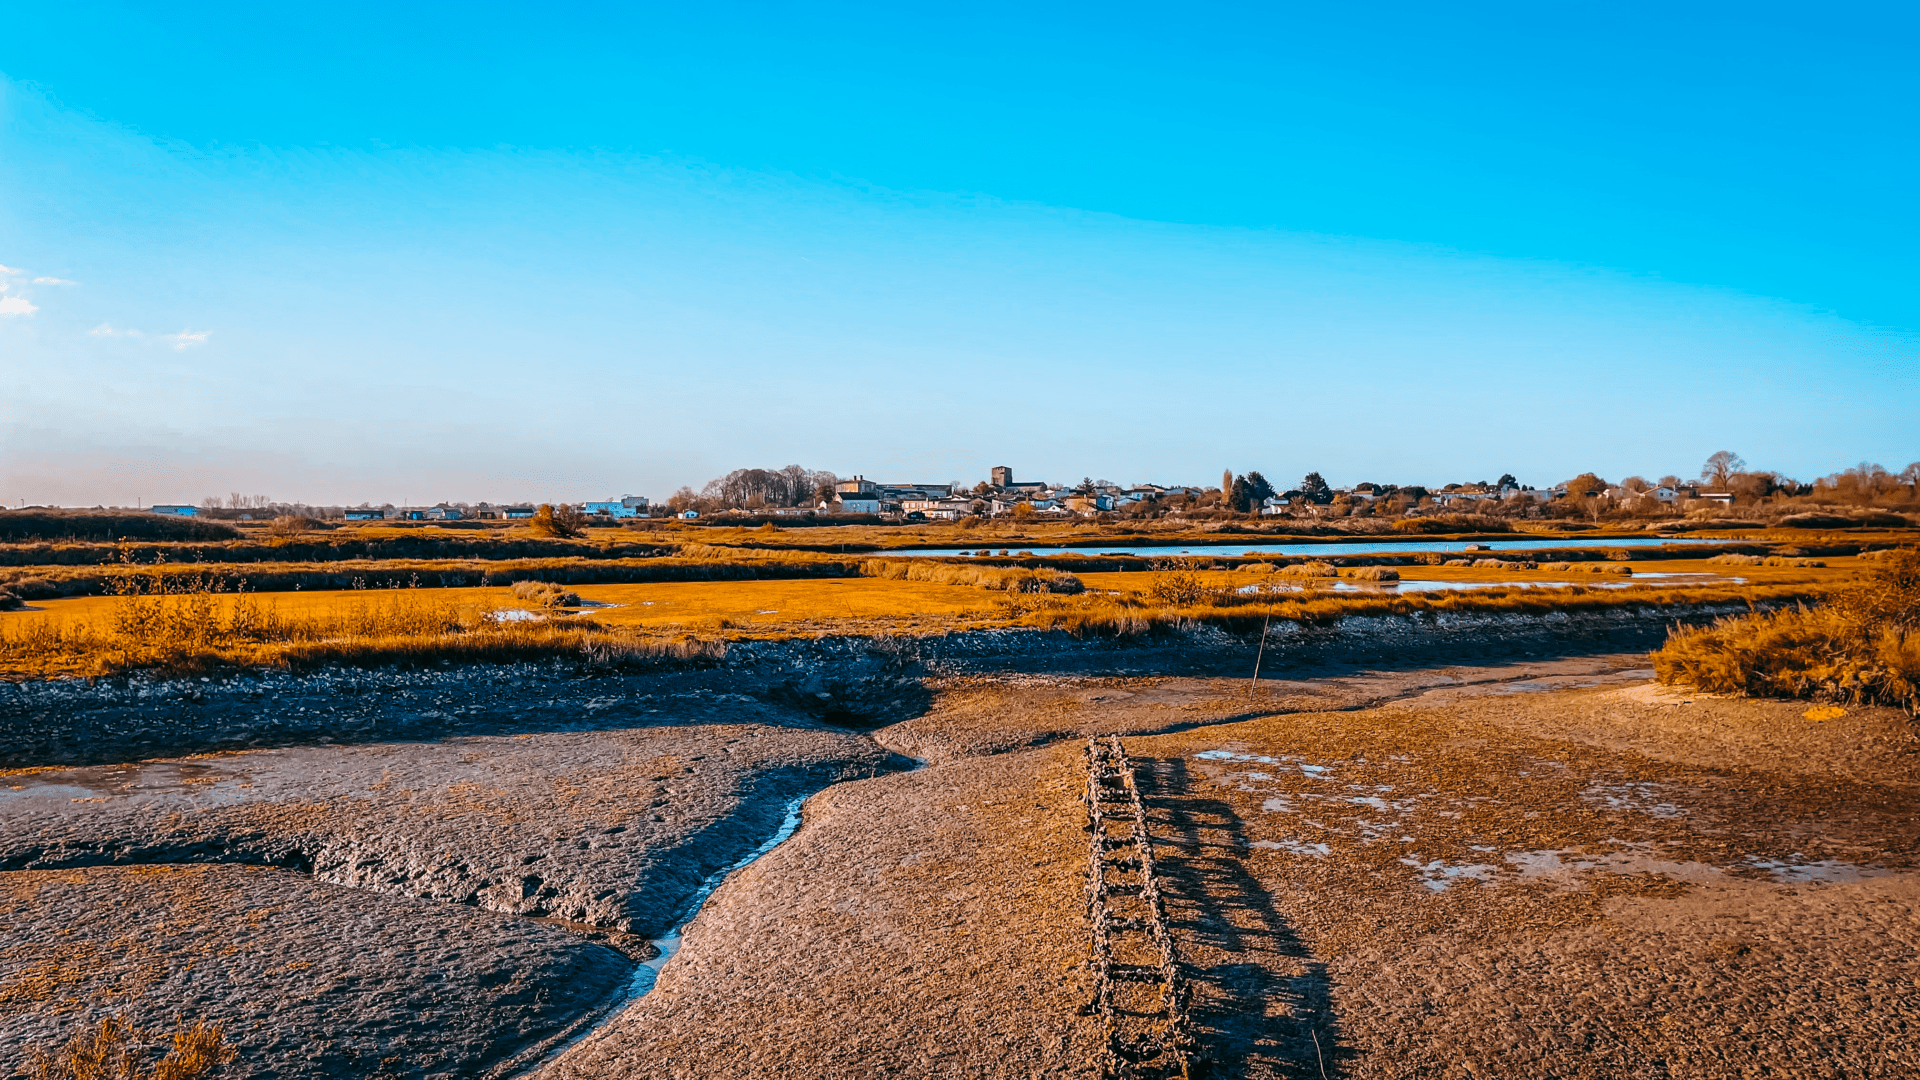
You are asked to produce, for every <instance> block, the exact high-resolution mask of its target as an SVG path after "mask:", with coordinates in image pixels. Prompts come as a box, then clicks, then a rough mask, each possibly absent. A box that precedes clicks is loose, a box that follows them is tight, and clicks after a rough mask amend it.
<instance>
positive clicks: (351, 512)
mask: <svg viewBox="0 0 1920 1080" xmlns="http://www.w3.org/2000/svg"><path fill="white" fill-rule="evenodd" d="M346 519H347V520H348V521H385V520H386V519H387V512H386V511H385V510H375V509H374V508H372V507H370V506H363V507H358V508H349V509H348V510H347V511H346Z"/></svg>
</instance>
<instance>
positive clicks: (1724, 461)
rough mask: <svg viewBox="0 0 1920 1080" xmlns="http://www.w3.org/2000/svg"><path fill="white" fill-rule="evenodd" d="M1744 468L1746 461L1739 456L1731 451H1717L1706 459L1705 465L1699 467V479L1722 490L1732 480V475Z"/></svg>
mask: <svg viewBox="0 0 1920 1080" xmlns="http://www.w3.org/2000/svg"><path fill="white" fill-rule="evenodd" d="M1746 467H1747V462H1746V459H1745V458H1742V457H1741V456H1740V455H1739V454H1736V453H1734V452H1733V451H1731V450H1718V451H1715V452H1714V454H1713V456H1712V457H1709V458H1708V459H1707V463H1706V464H1705V465H1702V466H1700V479H1702V480H1704V481H1706V482H1707V483H1709V484H1711V485H1713V486H1714V487H1716V488H1720V489H1722V490H1724V489H1725V488H1726V486H1727V481H1728V480H1730V479H1732V478H1733V474H1734V473H1737V472H1740V471H1741V470H1743V469H1745V468H1746Z"/></svg>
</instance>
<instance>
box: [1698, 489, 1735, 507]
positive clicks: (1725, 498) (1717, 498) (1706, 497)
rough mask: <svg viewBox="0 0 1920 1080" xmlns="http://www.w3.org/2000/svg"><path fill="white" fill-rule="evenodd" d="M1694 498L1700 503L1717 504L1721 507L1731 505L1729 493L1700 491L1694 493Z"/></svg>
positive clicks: (1731, 499) (1731, 497) (1731, 494)
mask: <svg viewBox="0 0 1920 1080" xmlns="http://www.w3.org/2000/svg"><path fill="white" fill-rule="evenodd" d="M1694 498H1696V499H1698V500H1700V501H1701V502H1710V503H1718V504H1719V505H1721V506H1732V505H1733V492H1731V491H1702V492H1698V493H1696V494H1695V495H1694Z"/></svg>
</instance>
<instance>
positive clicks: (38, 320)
mask: <svg viewBox="0 0 1920 1080" xmlns="http://www.w3.org/2000/svg"><path fill="white" fill-rule="evenodd" d="M392 7H393V6H392V5H384V6H376V5H354V4H330V5H325V6H314V7H311V8H307V9H303V10H289V11H263V10H261V9H260V7H259V6H258V5H229V6H223V5H211V4H209V5H195V6H193V7H192V8H191V10H185V11H183V10H181V9H180V6H179V5H164V6H163V5H140V4H130V5H108V4H80V3H76V4H68V5H42V6H41V8H42V9H41V10H33V11H24V10H23V11H17V12H10V13H9V16H8V19H9V23H8V25H9V30H8V32H7V34H5V35H4V36H0V267H4V268H5V270H4V271H0V282H4V284H5V285H6V289H5V291H0V379H4V383H5V387H6V392H5V394H4V395H0V499H4V500H5V501H6V502H8V503H10V504H15V505H17V504H19V503H21V502H23V501H24V502H27V503H36V502H55V503H62V504H69V505H72V504H85V505H90V504H93V503H108V504H131V503H134V502H136V501H140V502H149V503H150V502H156V501H175V500H179V501H198V500H199V499H200V498H201V497H202V496H204V495H207V494H213V493H225V492H228V491H233V490H239V491H243V492H249V493H253V492H258V493H264V494H268V495H271V496H274V497H277V498H283V499H304V500H308V501H313V502H334V501H349V502H358V501H361V500H363V499H367V500H372V501H375V502H382V501H388V500H392V501H401V500H412V501H416V502H417V501H423V500H429V499H441V498H455V499H507V498H513V499H519V498H544V499H582V498H590V497H591V498H599V497H604V496H607V495H610V494H620V493H624V492H634V493H639V494H649V495H655V496H661V495H665V494H667V493H668V492H669V491H671V490H672V489H673V488H674V487H677V486H679V485H680V484H683V483H691V484H694V485H696V486H697V485H698V484H699V483H700V482H702V481H704V480H706V479H708V478H710V477H712V476H714V475H717V474H719V473H721V472H724V471H726V470H727V469H730V468H734V467H738V466H746V465H759V466H767V467H777V466H780V465H785V464H788V463H792V462H798V463H801V464H805V465H807V466H809V467H813V468H827V469H833V470H835V471H837V472H841V473H843V474H851V473H855V472H860V473H864V474H866V475H868V476H870V477H876V478H879V477H885V478H894V479H917V480H949V479H965V480H968V481H973V480H977V479H984V478H985V474H986V470H987V469H988V467H990V466H992V465H997V464H1007V465H1012V466H1013V467H1014V468H1015V470H1016V472H1017V473H1018V474H1020V475H1023V476H1035V477H1041V478H1051V479H1078V478H1079V477H1081V476H1084V475H1092V476H1095V477H1104V478H1110V479H1113V480H1119V481H1147V480H1157V481H1159V482H1162V483H1166V482H1179V481H1187V482H1193V481H1212V480H1214V479H1215V478H1217V477H1218V476H1219V474H1220V471H1221V470H1222V469H1224V468H1233V469H1235V470H1237V471H1240V470H1246V469H1259V470H1262V471H1263V472H1266V473H1267V474H1268V475H1270V476H1272V477H1275V478H1277V479H1287V478H1293V477H1297V476H1299V475H1300V474H1302V473H1304V472H1305V471H1306V470H1308V469H1317V470H1319V471H1321V472H1324V473H1326V474H1327V475H1328V477H1329V478H1331V479H1333V480H1335V481H1336V482H1354V481H1358V480H1363V479H1373V480H1382V481H1401V482H1426V483H1438V482H1445V481H1448V480H1456V479H1460V480H1471V479H1483V478H1484V479H1491V478H1493V477H1495V476H1498V475H1499V474H1500V473H1501V472H1506V471H1511V472H1513V473H1515V474H1516V475H1518V476H1520V477H1521V478H1522V479H1523V480H1525V481H1528V482H1532V483H1536V484H1542V485H1544V484H1548V483H1552V482H1554V481H1557V480H1561V479H1565V478H1566V477H1568V476H1571V475H1573V474H1575V473H1578V472H1582V471H1587V470H1594V471H1598V472H1600V473H1602V474H1603V475H1606V476H1609V477H1616V478H1617V477H1619V476H1622V475H1626V474H1628V473H1643V474H1646V475H1650V476H1657V475H1659V474H1661V473H1665V472H1669V471H1675V472H1681V473H1685V472H1688V471H1691V470H1693V469H1697V467H1698V464H1699V462H1700V461H1701V459H1703V458H1705V456H1706V455H1707V454H1709V453H1711V452H1712V451H1714V450H1718V449H1722V448H1731V449H1734V450H1736V451H1738V452H1740V453H1742V454H1743V455H1745V456H1746V457H1747V458H1748V459H1749V460H1750V461H1751V462H1753V463H1754V464H1755V465H1756V466H1759V467H1765V468H1775V469H1779V470H1782V471H1785V472H1787V473H1789V474H1792V475H1796V476H1800V477H1803V478H1808V477H1811V476H1814V475H1818V474H1821V473H1825V472H1830V471H1833V470H1836V469H1839V468H1842V467H1844V466H1846V465H1850V464H1853V463H1855V462H1857V461H1860V460H1863V459H1864V460H1874V461H1880V462H1882V463H1884V464H1887V465H1889V466H1891V467H1894V468H1898V467H1899V466H1901V465H1904V464H1906V463H1907V462H1908V461H1911V460H1914V459H1915V458H1920V439H1916V437H1915V434H1914V433H1915V431H1916V430H1920V424H1915V423H1914V422H1913V420H1912V418H1911V413H1912V405H1911V402H1912V401H1914V400H1915V399H1916V392H1917V391H1920V385H1917V384H1920V379H1916V372H1917V371H1920V352H1917V351H1916V337H1917V334H1916V332H1917V331H1920V289H1916V284H1917V283H1916V280H1915V273H1914V268H1913V258H1912V252H1913V251H1914V250H1915V248H1916V241H1917V240H1920V236H1916V233H1917V232H1920V229H1916V212H1915V209H1914V199H1913V198H1912V189H1913V183H1914V175H1915V168H1914V167H1915V165H1916V129H1915V125H1914V123H1913V121H1912V117H1913V116H1914V115H1915V106H1916V105H1917V104H1920V102H1917V101H1916V96H1917V95H1916V81H1917V78H1916V75H1915V65H1913V64H1912V63H1911V61H1910V58H1911V55H1912V52H1913V48H1914V46H1915V44H1916V41H1915V36H1916V35H1915V33H1914V30H1915V25H1914V23H1915V16H1914V14H1913V12H1912V9H1911V8H1907V7H1896V6H1893V5H1885V6H1844V7H1843V6H1830V7H1824V8H1821V9H1819V10H1815V9H1811V8H1807V7H1805V6H1804V5H1802V6H1797V7H1787V6H1770V5H1754V4H1744V5H1738V6H1735V5H1717V6H1703V5H1690V6H1676V5H1670V4H1669V5H1651V4H1648V5H1633V4H1606V5H1601V4H1564V5H1552V6H1546V5H1478V6H1473V7H1471V8H1460V7H1453V8H1449V9H1444V10H1443V9H1441V8H1438V7H1435V6H1433V5H1376V6H1372V7H1367V8H1348V9H1342V10H1336V9H1335V7H1334V6H1330V5H1315V6H1313V7H1311V8H1309V7H1305V6H1301V7H1286V6H1275V5H1257V6H1256V5H1244V6H1231V5H1218V6H1204V5H1180V6H1178V8H1177V9H1175V8H1169V7H1166V6H1153V7H1148V6H1129V5H1114V4H1103V5H1098V6H1094V5H1085V6H1068V5H1054V6H1051V7H1048V8H1046V9H1045V10H1044V11H1040V12H1036V11H1034V10H1032V6H1031V5H1027V6H1005V7H994V6H988V5H970V6H967V7H964V8H960V7H954V8H943V9H937V10H936V9H924V10H918V11H910V10H907V9H906V8H905V6H903V5H872V6H866V7H861V6H852V5H836V6H827V5H808V6H798V5H789V6H764V7H761V6H744V5H719V4H715V5H676V6H674V7H665V6H663V7H658V8H642V7H634V6H624V5H622V6H612V5H609V6H593V5H574V6H571V7H568V8H566V9H564V10H561V11H550V10H540V9H530V8H526V7H524V6H494V7H489V6H485V5H477V4H460V5H446V6H439V7H435V6H428V5H413V6H409V7H408V9H407V10H406V11H405V12H403V13H400V14H396V13H395V12H394V11H392V10H391V8H392ZM12 271H18V273H13V272H12Z"/></svg>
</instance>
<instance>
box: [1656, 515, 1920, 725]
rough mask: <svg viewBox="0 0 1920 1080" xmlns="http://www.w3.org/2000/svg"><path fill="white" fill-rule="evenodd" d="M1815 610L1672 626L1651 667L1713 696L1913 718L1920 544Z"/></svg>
mask: <svg viewBox="0 0 1920 1080" xmlns="http://www.w3.org/2000/svg"><path fill="white" fill-rule="evenodd" d="M1871 565H1872V569H1871V570H1870V571H1869V573H1868V575H1867V577H1866V579H1865V580H1862V581H1859V582H1857V583H1855V584H1853V585H1851V586H1849V587H1847V588H1846V589H1843V590H1841V591H1840V592H1838V593H1836V594H1834V595H1833V596H1832V597H1831V598H1830V599H1829V600H1828V601H1827V602H1826V603H1823V604H1820V605H1818V606H1811V607H1810V606H1806V605H1801V606H1796V607H1791V608H1785V609H1781V610H1777V611H1756V612H1754V613H1752V614H1748V615H1742V616H1738V617H1735V618H1729V619H1722V620H1720V621H1718V622H1716V623H1714V624H1713V625H1711V626H1703V627H1697V628H1685V627H1681V628H1676V629H1675V630H1674V631H1673V633H1672V634H1671V635H1669V637H1668V638H1667V643H1666V645H1664V646H1662V647H1661V648H1660V649H1658V650H1656V651H1655V652H1654V654H1653V665H1654V673H1655V675H1656V676H1657V677H1658V678H1659V679H1660V681H1662V682H1665V683H1677V684H1681V685H1686V686H1692V687H1694V688H1696V689H1700V690H1706V691H1710V692H1717V693H1733V694H1745V695H1753V696H1764V697H1791V698H1812V699H1815V700H1824V701H1840V702H1847V703H1850V704H1865V703H1879V704H1887V705H1898V706H1900V707H1902V708H1905V709H1906V710H1907V711H1908V712H1910V713H1916V714H1920V550H1916V549H1913V548H1906V549H1902V550H1900V551H1898V552H1895V553H1894V554H1892V555H1889V556H1886V557H1883V558H1881V559H1878V560H1876V561H1875V562H1874V563H1873V564H1871Z"/></svg>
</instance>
